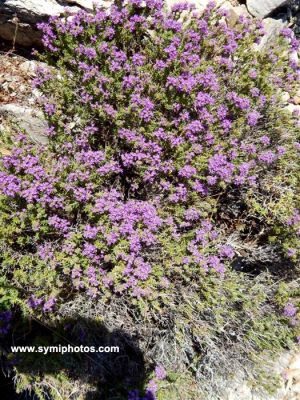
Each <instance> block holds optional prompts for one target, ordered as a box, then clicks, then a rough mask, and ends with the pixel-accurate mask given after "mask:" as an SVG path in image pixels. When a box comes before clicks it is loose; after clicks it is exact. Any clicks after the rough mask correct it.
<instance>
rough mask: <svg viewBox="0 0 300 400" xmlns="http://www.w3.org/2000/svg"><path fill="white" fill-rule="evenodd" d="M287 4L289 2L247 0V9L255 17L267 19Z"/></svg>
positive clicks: (280, 0)
mask: <svg viewBox="0 0 300 400" xmlns="http://www.w3.org/2000/svg"><path fill="white" fill-rule="evenodd" d="M287 3H288V0H247V8H248V11H249V12H250V14H251V15H253V16H254V17H259V18H265V17H267V16H268V15H270V14H271V13H272V12H273V11H275V10H277V8H279V7H282V6H284V5H285V4H287Z"/></svg>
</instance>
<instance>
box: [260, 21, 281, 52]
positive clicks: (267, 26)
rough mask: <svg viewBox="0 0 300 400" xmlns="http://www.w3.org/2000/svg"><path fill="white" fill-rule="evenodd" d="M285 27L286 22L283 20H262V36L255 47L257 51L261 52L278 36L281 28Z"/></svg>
mask: <svg viewBox="0 0 300 400" xmlns="http://www.w3.org/2000/svg"><path fill="white" fill-rule="evenodd" d="M285 26H287V21H285V20H283V19H274V18H266V19H265V20H264V31H265V35H264V36H263V38H262V40H261V42H260V44H259V45H257V46H255V47H256V49H257V50H263V49H264V48H266V47H268V45H270V44H271V43H272V41H273V40H274V39H275V38H276V37H277V36H278V35H279V33H280V31H281V29H282V28H284V27H285Z"/></svg>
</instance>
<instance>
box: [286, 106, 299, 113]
mask: <svg viewBox="0 0 300 400" xmlns="http://www.w3.org/2000/svg"><path fill="white" fill-rule="evenodd" d="M284 109H285V110H287V111H289V112H290V113H292V114H293V113H297V114H299V115H300V106H299V105H297V104H289V105H288V106H286V107H284Z"/></svg>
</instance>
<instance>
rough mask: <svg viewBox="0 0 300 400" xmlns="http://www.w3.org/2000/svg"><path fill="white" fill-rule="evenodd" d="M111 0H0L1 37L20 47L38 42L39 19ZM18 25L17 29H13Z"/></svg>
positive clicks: (99, 5) (91, 6)
mask: <svg viewBox="0 0 300 400" xmlns="http://www.w3.org/2000/svg"><path fill="white" fill-rule="evenodd" d="M111 3H112V1H110V0H95V1H93V0H63V1H56V0H0V37H1V38H2V39H5V40H8V41H13V40H14V39H15V43H16V44H19V45H21V46H26V47H30V46H38V45H41V36H42V35H41V33H40V32H39V31H38V30H37V28H36V24H37V23H38V22H42V21H46V20H47V19H48V18H49V17H50V16H55V15H62V14H70V15H72V14H74V13H75V12H77V11H79V10H80V9H85V10H87V11H89V12H90V11H91V10H92V9H93V4H95V5H96V6H97V7H104V8H107V7H108V6H109V5H110V4H111ZM16 27H17V29H16Z"/></svg>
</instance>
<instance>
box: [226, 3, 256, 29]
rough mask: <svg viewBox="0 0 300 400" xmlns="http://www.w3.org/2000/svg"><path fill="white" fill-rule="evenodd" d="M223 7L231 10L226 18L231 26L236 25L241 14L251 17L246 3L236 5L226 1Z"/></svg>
mask: <svg viewBox="0 0 300 400" xmlns="http://www.w3.org/2000/svg"><path fill="white" fill-rule="evenodd" d="M222 8H224V9H226V10H228V12H229V14H228V17H227V18H226V19H227V21H228V24H229V26H234V25H235V24H236V23H237V22H238V20H239V18H240V16H244V17H251V16H250V14H249V12H248V10H247V7H246V6H245V4H241V5H240V6H236V7H234V6H233V5H232V4H231V3H230V2H229V1H225V2H224V4H223V5H222Z"/></svg>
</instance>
